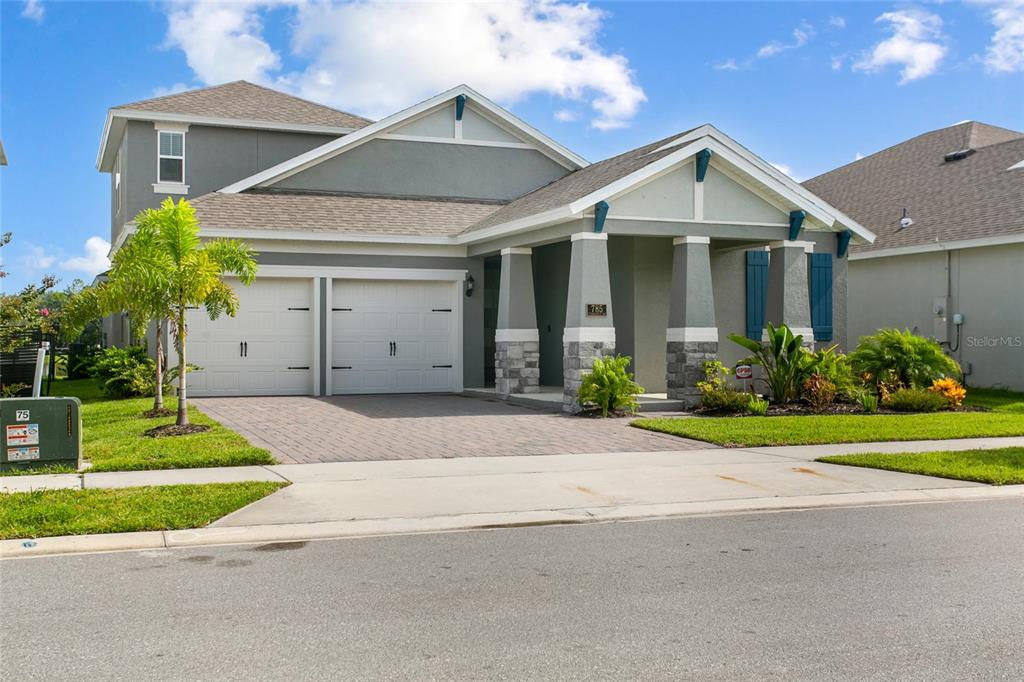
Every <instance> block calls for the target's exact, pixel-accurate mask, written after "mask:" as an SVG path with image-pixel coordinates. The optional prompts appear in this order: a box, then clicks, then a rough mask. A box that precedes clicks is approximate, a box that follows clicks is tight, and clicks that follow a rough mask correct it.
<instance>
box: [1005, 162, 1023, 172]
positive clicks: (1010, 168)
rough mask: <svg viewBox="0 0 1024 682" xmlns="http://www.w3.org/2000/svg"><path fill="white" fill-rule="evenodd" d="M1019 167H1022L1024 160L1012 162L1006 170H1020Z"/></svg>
mask: <svg viewBox="0 0 1024 682" xmlns="http://www.w3.org/2000/svg"><path fill="white" fill-rule="evenodd" d="M1021 168H1024V160H1022V161H1018V162H1017V163H1015V164H1013V165H1012V166H1010V167H1009V168H1007V169H1006V170H1008V171H1012V170H1020V169H1021Z"/></svg>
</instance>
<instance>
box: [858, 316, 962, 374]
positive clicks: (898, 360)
mask: <svg viewBox="0 0 1024 682" xmlns="http://www.w3.org/2000/svg"><path fill="white" fill-rule="evenodd" d="M850 362H851V363H852V365H853V369H854V371H855V372H857V373H858V374H861V375H863V376H864V377H865V379H866V380H867V381H870V382H871V383H873V384H875V385H876V386H878V387H879V388H881V386H880V383H881V382H882V381H895V382H897V383H898V384H899V385H901V386H905V387H908V388H926V387H928V386H930V385H931V383H932V381H934V380H935V379H941V378H942V377H946V376H959V375H960V366H959V365H958V364H956V360H954V359H953V358H951V357H949V356H948V355H946V354H945V353H943V352H942V346H940V345H939V344H938V343H936V342H935V341H932V340H931V339H926V338H924V337H923V336H918V335H916V334H914V333H913V332H911V331H910V330H909V329H907V330H904V331H900V330H899V329H881V330H879V331H878V333H876V334H872V335H871V336H865V337H862V338H861V340H860V343H859V344H858V345H857V349H856V350H855V351H853V353H851V354H850Z"/></svg>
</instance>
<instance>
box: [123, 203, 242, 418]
mask: <svg viewBox="0 0 1024 682" xmlns="http://www.w3.org/2000/svg"><path fill="white" fill-rule="evenodd" d="M135 223H136V229H135V234H134V235H133V237H132V239H131V242H129V243H132V242H134V243H135V248H134V250H133V251H131V252H129V255H128V256H126V257H124V258H123V259H122V260H121V261H119V262H118V266H119V268H122V269H123V273H122V274H121V276H123V277H124V280H125V281H126V282H132V283H135V285H136V286H138V288H139V290H140V291H144V292H153V293H154V303H155V302H156V301H157V300H159V301H160V305H161V306H162V305H164V304H165V303H166V304H167V306H168V308H169V310H168V311H167V312H168V313H169V315H168V319H169V321H170V330H171V333H172V334H173V336H174V346H175V350H176V351H177V352H178V415H177V419H176V421H175V423H176V424H177V425H178V426H188V424H189V419H188V393H187V389H186V385H187V383H188V382H187V373H186V372H187V368H188V362H187V353H186V347H187V345H186V342H187V340H188V325H187V323H186V320H185V317H186V313H187V311H188V309H189V308H194V307H198V306H202V307H204V308H205V309H206V312H207V314H208V315H209V316H210V319H211V320H213V319H217V318H218V317H220V316H221V315H222V314H224V313H226V314H228V315H230V316H232V317H234V316H235V314H236V313H237V312H238V296H237V294H235V292H234V290H233V289H232V288H231V286H230V285H229V284H228V283H227V282H226V281H224V277H225V276H227V275H235V276H237V277H238V279H239V280H240V281H241V282H242V284H244V285H246V286H248V285H249V284H251V283H252V281H253V280H254V279H255V278H256V260H255V258H254V255H255V254H254V252H253V251H252V249H250V248H249V247H248V246H246V245H245V244H244V243H242V242H240V241H237V240H234V239H214V240H211V241H209V242H207V243H205V244H204V243H202V242H201V241H200V239H199V222H198V221H197V220H196V214H195V209H193V208H192V206H191V205H190V204H189V203H188V201H187V200H185V199H181V200H180V201H179V202H178V203H177V204H175V203H174V201H173V200H171V199H170V198H167V199H164V202H163V203H162V204H161V205H160V208H159V209H147V210H145V211H143V212H141V213H140V214H139V215H138V216H136V218H135ZM164 296H166V299H164ZM155 307H156V306H155ZM158 338H159V335H158Z"/></svg>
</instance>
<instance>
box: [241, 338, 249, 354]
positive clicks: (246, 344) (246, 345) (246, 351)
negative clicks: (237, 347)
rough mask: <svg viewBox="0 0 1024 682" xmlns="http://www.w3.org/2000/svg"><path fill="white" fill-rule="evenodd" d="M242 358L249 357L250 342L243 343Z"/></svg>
mask: <svg viewBox="0 0 1024 682" xmlns="http://www.w3.org/2000/svg"><path fill="white" fill-rule="evenodd" d="M242 357H246V358H247V357H249V342H248V341H243V342H242Z"/></svg>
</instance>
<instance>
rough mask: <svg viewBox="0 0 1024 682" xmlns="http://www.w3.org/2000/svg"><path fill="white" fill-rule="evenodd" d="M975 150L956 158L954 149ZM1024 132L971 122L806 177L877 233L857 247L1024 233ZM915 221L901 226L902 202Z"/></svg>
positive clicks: (861, 249)
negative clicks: (952, 156)
mask: <svg viewBox="0 0 1024 682" xmlns="http://www.w3.org/2000/svg"><path fill="white" fill-rule="evenodd" d="M964 149H974V150H975V151H974V153H973V154H971V155H969V156H967V157H966V158H963V159H960V160H958V161H949V162H947V161H945V159H944V156H945V155H946V154H948V153H950V152H956V151H961V150H964ZM1021 161H1024V133H1020V132H1017V131H1013V130H1007V129H1005V128H997V127H995V126H990V125H985V124H983V123H976V122H973V121H966V122H964V123H960V124H957V125H955V126H950V127H949V128H942V129H941V130H935V131H932V132H930V133H925V134H923V135H919V136H918V137H915V138H912V139H910V140H907V141H906V142H902V143H900V144H897V145H895V146H893V147H889V148H888V149H885V150H883V151H880V152H878V153H877V154H872V155H871V156H868V157H865V158H863V159H861V160H859V161H855V162H853V163H851V164H848V165H846V166H843V167H841V168H837V169H836V170H833V171H830V172H828V173H825V174H824V175H819V176H818V177H816V178H812V179H811V180H808V181H807V182H805V183H803V184H804V187H806V188H807V189H809V190H810V191H812V192H814V193H815V194H817V195H818V196H820V197H821V198H822V199H824V200H825V201H827V202H829V203H830V204H832V205H833V206H835V207H836V208H838V209H839V210H841V211H843V212H844V213H846V214H847V215H849V216H850V217H851V218H853V219H854V220H856V221H857V222H858V223H860V224H861V225H863V226H864V227H866V228H868V229H869V230H871V231H872V232H874V233H875V234H876V235H878V239H877V240H876V241H875V243H874V244H864V245H858V246H855V247H852V250H854V251H857V252H871V251H878V250H881V249H891V248H898V247H908V246H918V245H922V244H929V243H933V242H936V241H939V242H942V241H955V240H963V239H977V238H980V237H996V236H1003V235H1011V234H1021V233H1024V169H1015V170H1008V169H1009V168H1010V167H1011V166H1013V165H1014V164H1016V163H1020V162H1021ZM904 208H906V209H907V215H908V216H909V217H910V218H911V220H913V221H914V224H913V225H911V226H910V227H908V228H904V229H902V230H901V229H900V218H901V217H902V216H903V209H904Z"/></svg>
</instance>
